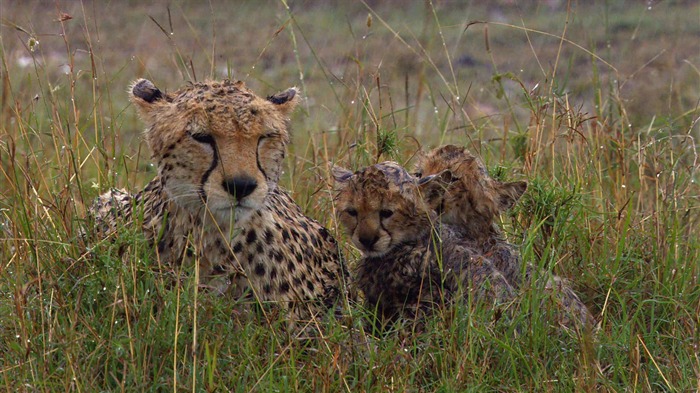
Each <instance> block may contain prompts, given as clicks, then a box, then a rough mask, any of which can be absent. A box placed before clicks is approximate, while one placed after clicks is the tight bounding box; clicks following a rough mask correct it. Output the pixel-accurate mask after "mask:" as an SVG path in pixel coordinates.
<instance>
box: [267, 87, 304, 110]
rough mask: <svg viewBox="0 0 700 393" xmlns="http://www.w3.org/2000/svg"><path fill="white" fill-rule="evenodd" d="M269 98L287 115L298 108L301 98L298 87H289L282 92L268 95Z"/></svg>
mask: <svg viewBox="0 0 700 393" xmlns="http://www.w3.org/2000/svg"><path fill="white" fill-rule="evenodd" d="M267 100H268V101H270V102H271V103H273V104H275V105H276V106H277V109H278V110H279V111H280V112H282V113H283V114H285V115H288V114H290V113H291V112H292V111H293V110H294V108H296V106H297V104H298V103H299V101H301V98H300V97H299V91H298V90H297V89H296V87H292V88H289V89H287V90H285V91H283V92H281V93H277V94H275V95H271V96H269V97H267Z"/></svg>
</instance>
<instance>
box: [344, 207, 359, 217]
mask: <svg viewBox="0 0 700 393" xmlns="http://www.w3.org/2000/svg"><path fill="white" fill-rule="evenodd" d="M345 213H347V214H348V216H350V217H357V210H355V209H353V208H349V209H345Z"/></svg>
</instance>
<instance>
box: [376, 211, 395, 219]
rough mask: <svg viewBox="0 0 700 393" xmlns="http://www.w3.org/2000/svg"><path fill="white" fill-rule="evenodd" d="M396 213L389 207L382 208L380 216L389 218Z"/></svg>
mask: <svg viewBox="0 0 700 393" xmlns="http://www.w3.org/2000/svg"><path fill="white" fill-rule="evenodd" d="M393 215H394V212H393V211H391V210H388V209H382V210H380V211H379V217H381V218H389V217H391V216H393Z"/></svg>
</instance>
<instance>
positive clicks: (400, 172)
mask: <svg viewBox="0 0 700 393" xmlns="http://www.w3.org/2000/svg"><path fill="white" fill-rule="evenodd" d="M333 177H334V178H335V183H336V191H337V194H336V197H335V202H336V204H337V209H338V212H339V213H338V218H339V221H340V222H341V224H342V225H343V226H344V227H345V229H346V230H347V233H348V235H350V237H351V239H352V242H353V244H355V246H356V247H357V248H358V249H359V250H360V251H361V252H362V253H363V254H364V255H365V256H368V257H377V256H381V255H384V254H386V253H387V252H389V251H390V250H391V249H392V248H394V247H395V246H397V245H399V244H402V243H408V242H414V241H417V240H418V239H420V238H422V237H423V236H424V235H425V234H426V233H428V231H429V230H430V228H431V225H432V224H433V220H434V218H435V214H434V213H433V212H432V211H431V210H430V208H429V207H428V205H427V204H426V203H425V202H424V195H436V194H437V195H439V194H441V193H442V192H443V190H444V189H445V188H444V186H445V184H444V182H443V181H442V178H441V177H440V176H438V175H434V176H426V177H424V178H422V179H416V178H415V177H414V176H412V175H410V174H409V173H408V172H407V171H406V170H405V169H404V168H403V167H401V166H400V165H398V164H396V163H394V162H383V163H379V164H375V165H372V166H370V167H367V168H365V169H362V170H360V171H357V172H355V173H352V172H350V171H348V170H346V169H343V168H340V167H334V168H333Z"/></svg>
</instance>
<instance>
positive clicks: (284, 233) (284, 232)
mask: <svg viewBox="0 0 700 393" xmlns="http://www.w3.org/2000/svg"><path fill="white" fill-rule="evenodd" d="M282 240H283V241H284V242H285V243H286V242H288V241H289V232H288V231H287V228H284V229H282Z"/></svg>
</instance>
